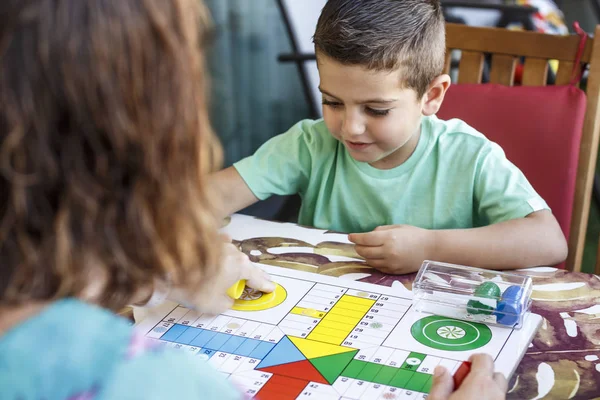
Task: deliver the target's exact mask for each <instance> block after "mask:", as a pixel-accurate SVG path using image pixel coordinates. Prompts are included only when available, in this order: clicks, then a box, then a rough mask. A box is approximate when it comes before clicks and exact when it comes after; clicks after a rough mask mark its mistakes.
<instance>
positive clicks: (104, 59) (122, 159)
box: [0, 0, 221, 309]
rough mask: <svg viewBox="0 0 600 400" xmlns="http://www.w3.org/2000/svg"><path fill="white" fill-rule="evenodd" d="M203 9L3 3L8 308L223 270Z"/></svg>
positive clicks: (115, 1)
mask: <svg viewBox="0 0 600 400" xmlns="http://www.w3.org/2000/svg"><path fill="white" fill-rule="evenodd" d="M208 22H209V17H208V12H207V10H206V9H205V8H204V7H203V6H202V5H201V4H200V1H199V0H169V1H166V0H85V1H82V0H60V1H59V0H3V1H2V2H0V306H14V305H19V304H24V303H27V302H32V301H48V300H54V299H57V298H62V297H68V296H78V297H86V296H85V295H86V294H89V288H90V286H91V285H93V284H94V283H96V282H94V281H100V282H103V284H102V285H99V287H98V288H97V289H98V293H97V295H98V296H97V297H94V301H97V302H99V303H100V304H102V305H105V306H107V307H110V308H113V309H114V308H119V307H122V306H123V305H125V304H127V303H129V302H130V301H131V300H132V297H133V296H134V295H135V294H136V292H138V290H140V289H144V290H147V289H148V288H149V287H150V286H151V285H152V283H153V282H154V281H155V280H157V279H160V280H170V281H171V282H173V283H174V284H178V285H181V286H189V287H193V288H195V289H198V288H199V287H200V284H201V283H202V284H204V283H205V282H206V280H210V278H211V277H213V276H215V274H216V273H217V271H216V268H217V265H218V263H217V262H216V261H217V257H218V249H219V246H217V245H216V244H217V240H218V239H217V221H216V220H215V217H214V213H213V207H214V205H213V201H211V200H210V197H209V193H208V190H207V188H206V183H207V182H206V181H207V179H208V173H209V172H210V171H212V170H214V169H216V168H217V165H218V164H219V163H220V158H221V155H220V147H219V146H218V143H217V142H216V139H215V137H214V135H213V132H212V130H211V128H210V125H209V123H208V116H207V111H206V104H205V103H206V99H205V90H206V82H205V75H204V60H203V55H202V53H203V51H202V48H203V41H204V38H205V36H206V34H207V30H206V29H207V25H208Z"/></svg>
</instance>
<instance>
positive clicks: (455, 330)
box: [410, 315, 492, 351]
mask: <svg viewBox="0 0 600 400" xmlns="http://www.w3.org/2000/svg"><path fill="white" fill-rule="evenodd" d="M410 333H411V334H412V336H413V337H414V338H415V339H416V340H417V341H418V342H419V343H421V344H424V345H425V346H428V347H432V348H434V349H438V350H446V351H469V350H475V349H478V348H480V347H483V346H485V345H486V344H488V343H489V341H490V340H491V339H492V331H491V330H490V328H488V327H487V326H486V325H483V324H479V323H476V322H467V321H459V320H457V319H452V318H447V317H439V316H437V315H432V316H430V317H425V318H423V319H420V320H418V321H417V322H415V323H414V324H413V326H412V327H411V328H410Z"/></svg>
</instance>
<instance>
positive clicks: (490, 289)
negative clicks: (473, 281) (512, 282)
mask: <svg viewBox="0 0 600 400" xmlns="http://www.w3.org/2000/svg"><path fill="white" fill-rule="evenodd" d="M501 293H502V292H501V291H500V288H499V287H498V285H496V284H495V283H494V282H483V283H482V284H481V285H479V286H478V287H477V289H475V293H473V294H474V295H475V296H476V297H483V298H486V299H495V300H498V299H499V298H500V295H501ZM494 310H495V307H492V306H488V305H486V304H483V303H482V302H480V301H477V300H469V302H468V303H467V311H468V312H469V313H470V314H484V315H491V314H492V312H493V311H494Z"/></svg>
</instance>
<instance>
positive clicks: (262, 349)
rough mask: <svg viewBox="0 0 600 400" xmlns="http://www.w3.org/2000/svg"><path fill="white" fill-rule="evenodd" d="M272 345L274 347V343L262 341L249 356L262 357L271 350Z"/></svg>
mask: <svg viewBox="0 0 600 400" xmlns="http://www.w3.org/2000/svg"><path fill="white" fill-rule="evenodd" d="M273 347H275V343H269V342H262V343H260V344H259V345H258V346H256V348H255V349H254V350H252V354H250V357H252V358H260V359H263V358H265V356H266V355H267V354H269V352H270V351H271V350H273Z"/></svg>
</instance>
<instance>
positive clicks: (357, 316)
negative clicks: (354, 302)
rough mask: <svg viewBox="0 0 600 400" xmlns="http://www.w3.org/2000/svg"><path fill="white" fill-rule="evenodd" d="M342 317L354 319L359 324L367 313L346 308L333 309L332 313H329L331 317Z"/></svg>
mask: <svg viewBox="0 0 600 400" xmlns="http://www.w3.org/2000/svg"><path fill="white" fill-rule="evenodd" d="M330 315H341V316H345V317H348V318H352V319H353V320H354V321H356V322H358V321H360V320H361V319H362V317H364V316H365V313H364V312H362V311H354V310H351V309H348V308H344V307H337V306H336V307H333V308H332V309H331V311H329V315H328V316H330ZM356 322H355V323H356Z"/></svg>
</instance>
